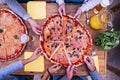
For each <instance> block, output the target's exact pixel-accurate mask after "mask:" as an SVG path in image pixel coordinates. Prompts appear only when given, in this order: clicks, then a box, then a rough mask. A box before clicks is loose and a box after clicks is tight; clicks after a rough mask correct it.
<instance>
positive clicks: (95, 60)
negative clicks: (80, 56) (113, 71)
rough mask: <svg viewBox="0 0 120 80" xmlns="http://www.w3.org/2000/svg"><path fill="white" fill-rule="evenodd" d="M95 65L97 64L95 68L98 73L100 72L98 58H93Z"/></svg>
mask: <svg viewBox="0 0 120 80" xmlns="http://www.w3.org/2000/svg"><path fill="white" fill-rule="evenodd" d="M92 58H93V60H94V63H95V67H96V69H97V71H98V72H99V61H98V56H92Z"/></svg>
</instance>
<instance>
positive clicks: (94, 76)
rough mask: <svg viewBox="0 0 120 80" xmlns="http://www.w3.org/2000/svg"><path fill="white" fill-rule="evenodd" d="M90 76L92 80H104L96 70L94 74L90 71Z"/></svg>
mask: <svg viewBox="0 0 120 80" xmlns="http://www.w3.org/2000/svg"><path fill="white" fill-rule="evenodd" d="M89 74H90V76H91V78H92V80H103V78H102V77H101V76H100V75H99V73H98V71H97V70H95V71H93V72H90V71H89Z"/></svg>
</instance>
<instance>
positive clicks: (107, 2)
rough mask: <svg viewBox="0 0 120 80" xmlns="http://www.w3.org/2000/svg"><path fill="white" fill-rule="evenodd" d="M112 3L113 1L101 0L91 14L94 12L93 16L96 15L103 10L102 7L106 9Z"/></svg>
mask: <svg viewBox="0 0 120 80" xmlns="http://www.w3.org/2000/svg"><path fill="white" fill-rule="evenodd" d="M112 2H113V0H101V2H100V4H98V5H97V6H96V7H95V8H94V9H93V12H94V13H95V14H98V12H99V11H100V10H102V9H103V7H107V6H109V5H111V4H112Z"/></svg>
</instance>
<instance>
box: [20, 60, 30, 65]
mask: <svg viewBox="0 0 120 80" xmlns="http://www.w3.org/2000/svg"><path fill="white" fill-rule="evenodd" d="M29 62H31V59H29V58H28V59H23V60H22V63H23V65H25V64H27V63H29Z"/></svg>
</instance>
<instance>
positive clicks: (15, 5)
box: [2, 0, 30, 20]
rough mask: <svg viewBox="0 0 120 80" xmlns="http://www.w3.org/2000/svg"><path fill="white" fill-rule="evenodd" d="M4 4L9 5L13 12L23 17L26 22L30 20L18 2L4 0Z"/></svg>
mask: <svg viewBox="0 0 120 80" xmlns="http://www.w3.org/2000/svg"><path fill="white" fill-rule="evenodd" d="M2 3H4V4H7V5H8V6H9V7H10V9H11V10H13V11H14V12H15V13H16V14H17V15H19V16H20V17H22V18H23V19H24V20H27V19H29V18H30V15H29V14H28V13H27V12H26V11H25V9H24V8H23V7H22V6H21V5H20V4H19V3H18V2H17V1H16V0H2Z"/></svg>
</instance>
